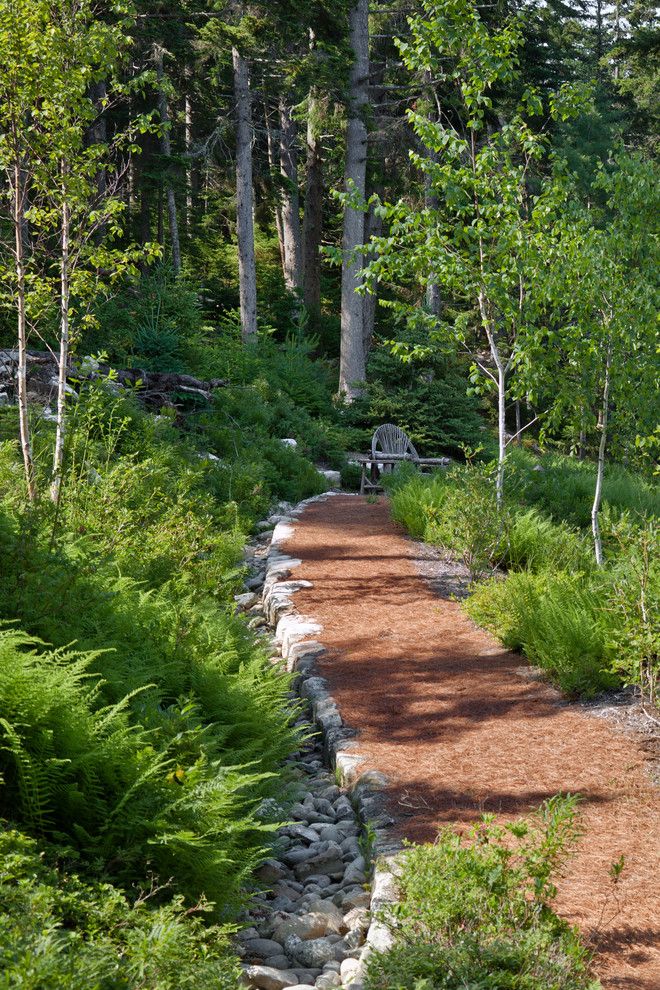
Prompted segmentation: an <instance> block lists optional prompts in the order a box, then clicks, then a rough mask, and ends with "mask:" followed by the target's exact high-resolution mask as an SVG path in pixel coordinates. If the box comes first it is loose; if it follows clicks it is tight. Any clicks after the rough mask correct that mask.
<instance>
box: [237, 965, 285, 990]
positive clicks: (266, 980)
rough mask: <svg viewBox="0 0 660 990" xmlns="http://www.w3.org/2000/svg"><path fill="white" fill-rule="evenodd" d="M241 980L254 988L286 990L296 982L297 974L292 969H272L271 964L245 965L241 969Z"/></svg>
mask: <svg viewBox="0 0 660 990" xmlns="http://www.w3.org/2000/svg"><path fill="white" fill-rule="evenodd" d="M243 982H244V984H245V985H246V986H248V987H255V988H256V990H286V987H291V986H294V984H296V983H297V982H298V976H297V974H296V973H294V972H293V970H287V969H273V967H272V966H246V967H245V969H244V970H243Z"/></svg>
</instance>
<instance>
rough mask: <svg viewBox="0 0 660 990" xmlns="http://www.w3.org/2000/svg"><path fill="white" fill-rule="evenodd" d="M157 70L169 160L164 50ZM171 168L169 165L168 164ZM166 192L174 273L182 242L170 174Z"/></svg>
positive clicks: (163, 138)
mask: <svg viewBox="0 0 660 990" xmlns="http://www.w3.org/2000/svg"><path fill="white" fill-rule="evenodd" d="M156 72H157V75H158V113H159V115H160V122H161V127H162V133H161V135H160V153H161V155H162V156H163V158H164V159H165V160H166V161H167V162H169V159H170V158H171V157H172V140H171V138H170V110H169V106H168V103H167V92H166V90H165V74H164V70H163V50H162V48H159V49H157V51H156ZM168 169H169V165H168ZM165 194H166V197H167V219H168V224H169V231H170V249H171V251H172V268H173V269H174V274H175V275H178V274H179V273H180V271H181V242H180V240H179V221H178V217H177V210H176V196H175V194H174V186H173V185H172V180H171V178H170V177H169V176H168V178H167V180H166V182H165Z"/></svg>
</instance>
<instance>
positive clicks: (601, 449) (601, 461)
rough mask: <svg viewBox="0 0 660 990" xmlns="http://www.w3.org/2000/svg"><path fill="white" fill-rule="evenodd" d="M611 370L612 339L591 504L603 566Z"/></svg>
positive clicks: (596, 550) (597, 552)
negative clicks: (602, 518)
mask: <svg viewBox="0 0 660 990" xmlns="http://www.w3.org/2000/svg"><path fill="white" fill-rule="evenodd" d="M611 371H612V341H611V339H610V340H609V342H608V345H607V357H606V359H605V380H604V382H603V401H602V406H601V421H600V430H601V433H600V443H599V445H598V466H597V469H596V488H595V491H594V501H593V505H592V506H591V531H592V533H593V537H594V553H595V555H596V563H597V564H598V566H599V567H602V566H603V540H602V537H601V532H600V519H599V517H600V505H601V501H602V498H603V475H604V474H605V452H606V449H607V420H608V415H609V402H610V377H611Z"/></svg>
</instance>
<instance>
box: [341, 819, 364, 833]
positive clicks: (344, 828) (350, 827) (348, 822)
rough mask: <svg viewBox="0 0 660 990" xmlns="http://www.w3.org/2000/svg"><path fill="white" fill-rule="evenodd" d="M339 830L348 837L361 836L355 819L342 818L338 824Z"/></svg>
mask: <svg viewBox="0 0 660 990" xmlns="http://www.w3.org/2000/svg"><path fill="white" fill-rule="evenodd" d="M337 828H338V829H339V830H340V831H341V832H343V833H344V835H345V836H347V837H348V836H349V835H359V832H360V830H359V828H358V827H357V823H356V821H355V818H341V819H340V820H339V821H338V822H337Z"/></svg>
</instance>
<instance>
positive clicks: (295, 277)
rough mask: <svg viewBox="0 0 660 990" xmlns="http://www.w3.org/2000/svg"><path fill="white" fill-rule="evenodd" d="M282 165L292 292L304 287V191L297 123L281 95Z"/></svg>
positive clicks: (288, 280) (285, 241) (288, 275)
mask: <svg viewBox="0 0 660 990" xmlns="http://www.w3.org/2000/svg"><path fill="white" fill-rule="evenodd" d="M279 115H280V169H281V173H282V177H283V179H284V190H283V193H282V235H283V244H284V283H285V285H286V287H287V289H288V290H289V292H297V291H300V290H302V233H301V229H300V193H299V190H298V160H297V155H296V125H295V124H294V122H293V120H292V119H291V110H290V108H289V106H288V104H287V102H286V100H285V99H284V97H283V96H282V97H280V103H279Z"/></svg>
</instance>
